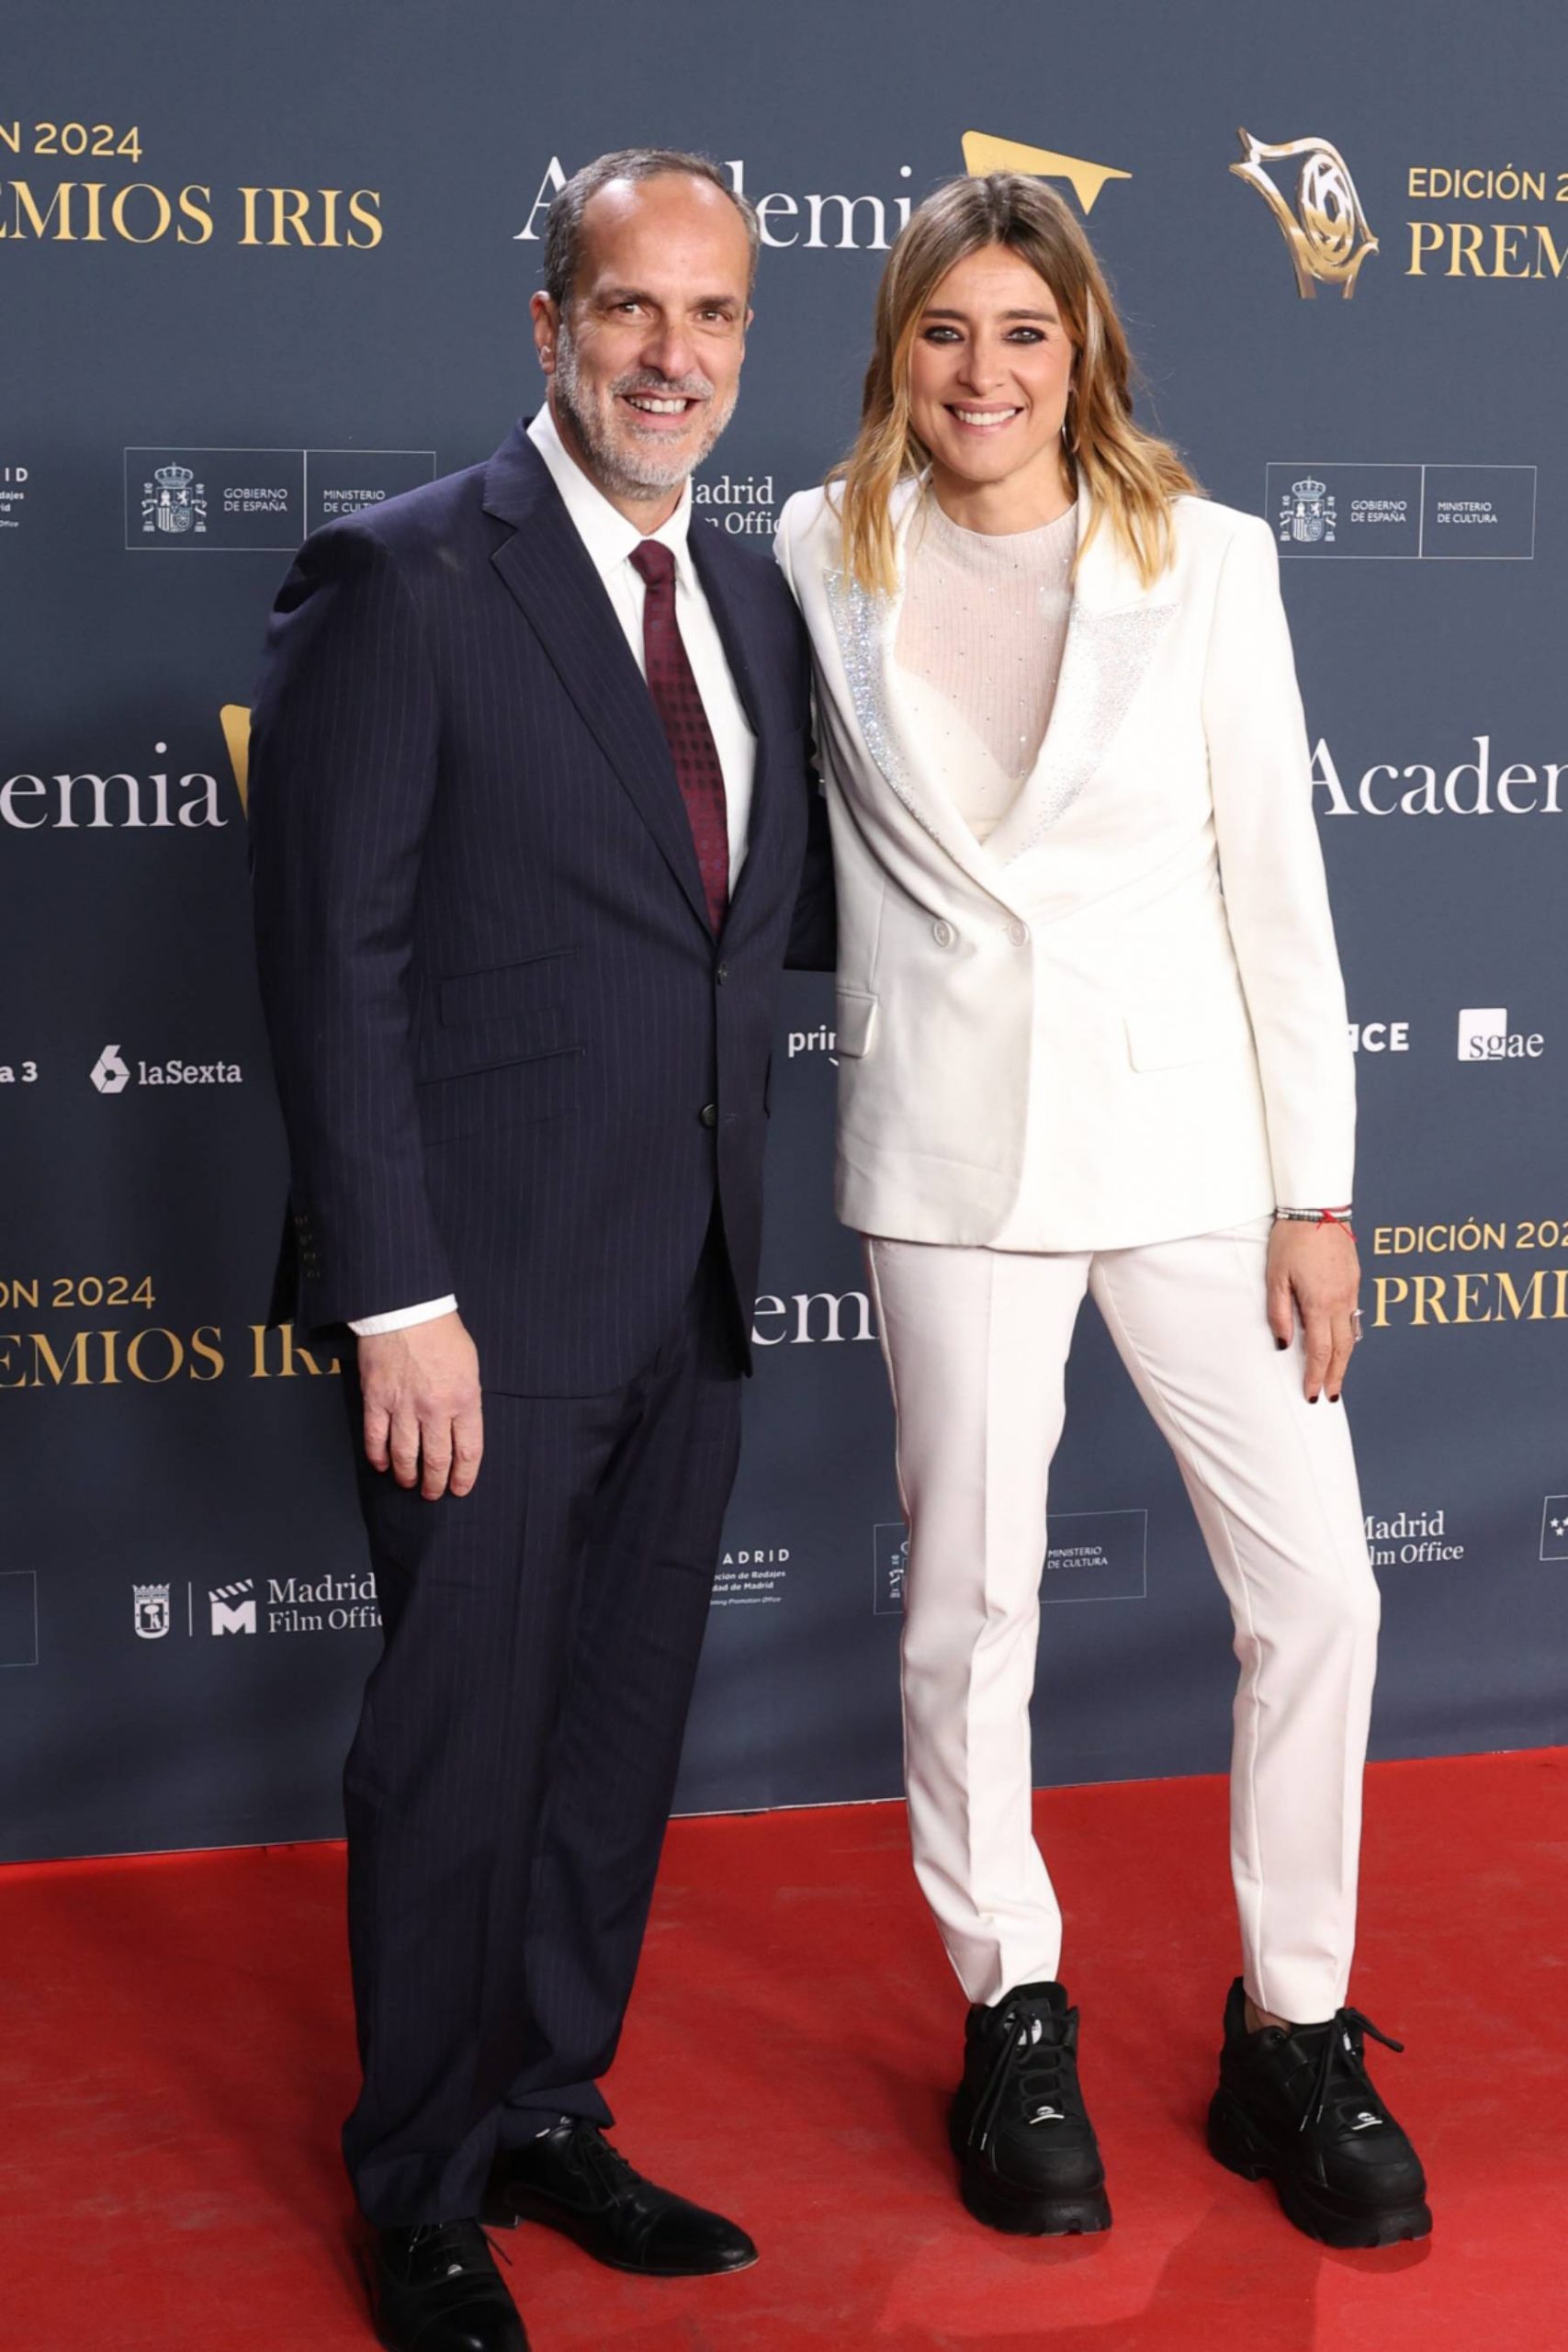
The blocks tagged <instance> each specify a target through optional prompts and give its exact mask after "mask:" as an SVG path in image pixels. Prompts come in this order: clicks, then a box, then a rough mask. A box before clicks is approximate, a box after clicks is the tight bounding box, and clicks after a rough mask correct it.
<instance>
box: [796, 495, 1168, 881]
mask: <svg viewBox="0 0 1568 2352" xmlns="http://www.w3.org/2000/svg"><path fill="white" fill-rule="evenodd" d="M896 495H897V496H898V497H899V499H900V501H901V503H900V506H899V508H898V510H897V514H896V516H895V547H896V556H897V574H898V586H897V592H896V594H894V595H892V596H891V597H888V596H874V595H870V594H867V592H866V591H865V590H864V589H863V588H860V587H858V586H857V585H856V584H855V583H854V582H852V581H851V580H849V579H848V578H847V576H846V575H844V574H842V573H839V574H836V575H834V576H832V577H831V578H829V581H828V582H827V583H826V584H827V589H828V598H829V606H830V608H831V611H832V615H833V626H834V633H835V635H836V636H837V638H838V640H839V650H840V655H841V657H842V661H843V665H844V671H845V674H846V676H847V678H848V681H849V687H850V697H851V700H852V704H853V706H854V711H855V717H856V720H857V722H858V724H859V727H860V730H861V733H862V736H863V738H864V741H865V743H866V746H867V749H868V750H869V751H870V752H871V755H872V757H873V758H874V761H875V762H876V764H877V766H878V767H879V768H880V769H881V771H882V773H883V775H884V776H885V777H886V780H887V782H888V783H889V784H890V785H891V786H892V787H893V790H894V791H895V792H896V793H897V796H898V797H899V798H900V799H901V800H902V801H903V802H904V804H905V806H906V807H907V808H908V810H909V813H910V814H911V816H913V817H914V818H915V819H916V820H917V821H918V822H919V824H921V825H923V826H924V827H925V829H926V831H928V832H929V833H931V835H933V837H934V838H935V839H936V840H937V841H938V842H941V843H942V847H943V848H944V849H945V850H946V851H947V852H948V854H950V855H951V856H952V857H953V860H954V861H955V863H956V864H957V865H960V866H962V867H963V869H964V872H965V873H966V874H967V875H969V876H970V877H971V878H972V879H973V880H975V881H976V882H978V883H979V884H980V886H981V888H984V889H986V890H988V891H990V892H991V893H992V894H993V895H994V896H996V897H998V898H1000V899H1002V900H1003V902H1004V903H1006V904H1010V903H1011V894H1012V891H1013V889H1014V888H1016V887H1017V886H1018V885H1019V883H1020V880H1021V877H1020V876H1017V875H1010V874H1009V873H1008V871H1007V869H1008V867H1009V866H1010V865H1011V863H1012V861H1013V860H1014V859H1016V858H1017V857H1019V856H1021V854H1022V853H1023V852H1024V851H1025V850H1027V849H1032V847H1033V846H1034V845H1035V843H1036V842H1038V841H1039V840H1040V839H1041V838H1042V837H1043V834H1044V833H1045V832H1047V831H1049V830H1050V828H1051V827H1052V826H1053V825H1055V823H1056V821H1057V820H1058V819H1060V818H1061V817H1063V816H1065V815H1066V811H1067V810H1068V809H1070V808H1071V807H1072V805H1073V803H1074V801H1075V800H1077V797H1078V796H1079V794H1080V793H1081V792H1082V791H1083V789H1084V786H1086V785H1087V784H1088V783H1089V779H1090V778H1091V776H1092V775H1094V773H1095V771H1096V770H1097V769H1098V768H1099V766H1100V763H1101V762H1102V761H1103V760H1104V758H1105V756H1106V754H1107V752H1109V751H1110V749H1111V742H1112V741H1113V740H1114V737H1115V735H1116V731H1117V729H1119V728H1120V726H1121V724H1122V719H1123V718H1125V717H1126V715H1127V712H1128V710H1129V708H1130V707H1131V705H1132V701H1133V697H1134V695H1135V694H1136V692H1137V690H1138V687H1139V684H1141V682H1142V679H1143V676H1144V673H1145V670H1146V669H1147V667H1148V664H1149V662H1150V660H1151V658H1152V657H1153V654H1154V651H1155V649H1156V646H1157V645H1158V643H1159V641H1160V639H1161V638H1162V637H1163V635H1164V633H1165V630H1166V628H1167V626H1168V622H1169V620H1170V616H1171V614H1172V612H1173V611H1174V609H1175V601H1174V590H1173V589H1172V588H1171V586H1170V584H1169V580H1168V575H1167V577H1166V578H1165V579H1164V580H1161V581H1158V582H1156V583H1155V586H1154V588H1153V589H1152V590H1150V589H1145V587H1144V585H1143V583H1142V582H1141V581H1140V579H1139V577H1138V573H1137V571H1136V569H1135V567H1134V565H1133V563H1132V562H1131V561H1130V560H1129V559H1128V558H1127V557H1126V556H1125V555H1123V554H1122V550H1121V548H1119V547H1118V545H1117V543H1116V541H1115V539H1114V537H1113V536H1112V533H1111V524H1110V519H1109V517H1103V518H1102V519H1101V522H1100V529H1099V530H1098V531H1097V532H1096V533H1095V535H1094V537H1093V539H1092V541H1090V543H1089V546H1088V547H1087V548H1086V549H1085V551H1084V554H1083V557H1082V560H1081V561H1080V563H1079V565H1078V572H1077V580H1076V582H1074V588H1073V603H1072V610H1071V613H1070V615H1069V617H1068V623H1067V636H1066V645H1065V646H1064V649H1063V653H1062V669H1061V675H1060V677H1059V679H1058V681H1057V686H1056V695H1055V701H1054V703H1053V705H1052V710H1051V719H1050V724H1049V726H1048V727H1047V728H1046V730H1045V739H1044V741H1043V743H1042V745H1041V748H1040V756H1039V758H1038V759H1037V760H1036V762H1035V763H1034V766H1033V768H1032V771H1031V772H1030V775H1029V776H1028V778H1027V779H1026V780H1025V783H1024V786H1023V788H1022V790H1021V793H1020V794H1019V797H1018V799H1017V800H1016V801H1015V802H1014V804H1013V806H1012V808H1011V809H1010V811H1009V812H1008V814H1007V816H1006V817H1005V818H1003V820H1002V821H1001V823H1000V824H999V825H998V827H997V829H996V831H994V832H993V833H992V834H991V836H990V838H989V840H988V841H987V842H984V843H983V844H982V843H981V842H977V841H976V839H975V836H974V834H973V833H972V832H971V831H970V830H969V828H968V826H967V825H966V824H965V823H964V820H963V818H962V817H961V816H960V814H959V812H958V809H957V807H956V805H955V803H954V802H953V799H952V797H951V796H950V795H949V794H948V793H947V792H946V791H945V790H944V789H943V787H942V784H941V782H940V780H939V779H938V778H936V777H934V776H932V775H929V774H928V773H926V772H925V769H924V766H923V763H922V761H921V759H920V755H919V748H918V747H917V746H916V745H914V744H912V743H910V742H908V741H906V740H905V739H904V738H903V737H902V736H901V734H900V732H899V729H898V723H897V697H896V695H894V694H893V693H891V692H890V691H889V685H890V678H891V673H892V670H893V650H894V646H895V644H896V642H897V630H898V616H899V612H900V610H901V607H902V605H903V594H904V581H905V577H906V565H907V554H908V539H909V532H910V527H911V526H912V524H913V522H914V519H915V516H916V514H917V512H918V510H919V500H920V485H919V484H918V483H914V482H911V483H909V484H908V485H906V486H904V487H903V488H901V490H900V491H899V492H897V493H896ZM1093 511H1094V510H1093V505H1092V503H1091V500H1090V497H1089V492H1088V491H1087V489H1080V491H1079V493H1078V540H1079V544H1080V546H1081V545H1082V544H1083V541H1084V539H1085V537H1087V535H1088V530H1089V518H1090V516H1091V515H1092V513H1093Z"/></svg>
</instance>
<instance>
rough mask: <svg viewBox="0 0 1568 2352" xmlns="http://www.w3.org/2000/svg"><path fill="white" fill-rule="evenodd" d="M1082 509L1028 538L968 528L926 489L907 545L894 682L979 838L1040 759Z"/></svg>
mask: <svg viewBox="0 0 1568 2352" xmlns="http://www.w3.org/2000/svg"><path fill="white" fill-rule="evenodd" d="M1076 549H1077V506H1076V504H1075V505H1073V506H1069V507H1068V509H1067V511H1066V514H1065V515H1058V516H1057V517H1056V519H1055V522H1054V523H1046V524H1044V525H1043V526H1041V527H1040V528H1038V529H1036V530H1032V531H1017V532H1011V533H1008V534H1006V535H1004V536H1000V537H998V536H997V535H996V534H993V533H991V532H987V531H969V530H965V529H964V527H963V526H961V525H959V524H957V523H954V522H953V520H952V519H951V518H950V517H949V516H948V515H945V514H944V513H943V512H942V508H941V506H939V505H938V503H937V502H936V500H935V499H934V498H933V497H932V496H931V493H930V492H927V493H926V495H925V497H924V498H923V500H922V501H921V505H920V511H919V514H918V515H916V516H915V518H914V520H913V522H912V523H911V524H910V526H909V536H908V541H907V543H906V556H905V586H904V602H903V605H902V608H901V610H900V612H899V616H898V628H897V637H896V639H895V643H894V649H893V659H894V664H895V675H894V677H893V679H892V680H891V681H890V683H891V684H892V687H893V690H894V693H895V695H897V700H898V702H899V705H900V707H901V708H902V710H903V712H904V714H905V718H906V723H907V725H908V729H909V732H910V735H911V737H912V738H913V740H914V741H917V742H919V745H920V748H921V752H922V756H923V761H924V764H925V766H926V768H927V771H928V773H929V774H931V776H932V777H933V778H934V779H936V780H938V781H940V782H941V783H942V785H944V786H945V787H946V789H947V791H948V793H949V795H950V796H951V797H952V799H953V802H954V804H955V805H956V807H957V808H958V809H959V811H960V813H961V815H962V816H963V818H964V822H965V824H967V826H968V827H969V829H970V831H971V832H972V833H973V834H974V835H975V838H976V841H981V842H983V841H985V840H986V838H987V835H988V834H989V833H991V832H992V831H995V829H996V827H997V826H998V825H999V824H1000V822H1001V820H1002V819H1003V818H1004V817H1005V816H1006V815H1007V813H1008V811H1009V809H1010V808H1011V807H1012V805H1013V803H1014V801H1015V800H1016V799H1017V798H1018V797H1019V794H1020V793H1021V791H1022V789H1023V786H1024V785H1025V784H1026V783H1027V781H1028V779H1029V776H1030V773H1031V771H1032V768H1033V766H1034V764H1035V762H1036V761H1037V760H1038V759H1039V756H1040V747H1041V745H1042V743H1043V741H1044V740H1045V729H1046V727H1047V725H1048V723H1049V721H1050V717H1051V706H1052V704H1053V702H1054V701H1055V694H1056V680H1057V676H1058V673H1059V672H1060V669H1061V664H1062V649H1063V646H1064V644H1065V643H1066V634H1067V616H1068V614H1069V612H1070V610H1071V607H1072V589H1071V586H1070V584H1069V582H1068V576H1067V575H1068V573H1069V571H1070V570H1071V568H1072V560H1073V556H1074V553H1075V551H1076Z"/></svg>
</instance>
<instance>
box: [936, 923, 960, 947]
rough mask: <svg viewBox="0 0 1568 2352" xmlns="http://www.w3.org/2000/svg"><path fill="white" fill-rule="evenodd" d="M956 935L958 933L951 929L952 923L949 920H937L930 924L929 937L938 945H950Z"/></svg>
mask: <svg viewBox="0 0 1568 2352" xmlns="http://www.w3.org/2000/svg"><path fill="white" fill-rule="evenodd" d="M957 936H958V933H956V932H955V931H954V930H953V925H952V924H951V923H950V922H941V921H940V920H939V921H938V922H933V923H932V925H931V937H932V938H933V939H934V940H935V941H936V944H937V945H938V946H939V947H951V946H952V944H953V941H954V940H955V939H956V938H957Z"/></svg>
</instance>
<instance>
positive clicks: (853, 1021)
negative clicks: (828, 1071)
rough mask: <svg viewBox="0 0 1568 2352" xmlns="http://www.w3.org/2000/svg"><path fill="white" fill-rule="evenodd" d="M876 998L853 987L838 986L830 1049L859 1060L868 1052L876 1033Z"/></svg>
mask: <svg viewBox="0 0 1568 2352" xmlns="http://www.w3.org/2000/svg"><path fill="white" fill-rule="evenodd" d="M876 1009H877V1008H876V999H875V998H874V996H863V995H862V994H861V993H860V991H859V990H858V989H840V990H839V992H838V998H837V1013H836V1019H835V1032H834V1045H833V1051H834V1052H835V1053H836V1054H838V1055H839V1056H840V1057H841V1058H847V1059H849V1060H850V1061H858V1060H859V1059H860V1058H861V1057H862V1056H863V1055H864V1054H869V1053H870V1051H871V1047H872V1040H873V1039H874V1037H875V1035H876Z"/></svg>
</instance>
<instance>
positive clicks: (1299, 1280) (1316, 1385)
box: [1269, 1217, 1361, 1405]
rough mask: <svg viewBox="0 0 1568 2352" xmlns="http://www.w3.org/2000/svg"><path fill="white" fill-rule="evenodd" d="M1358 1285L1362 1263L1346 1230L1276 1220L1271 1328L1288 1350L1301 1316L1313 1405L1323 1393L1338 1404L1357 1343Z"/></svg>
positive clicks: (1308, 1389)
mask: <svg viewBox="0 0 1568 2352" xmlns="http://www.w3.org/2000/svg"><path fill="white" fill-rule="evenodd" d="M1360 1283H1361V1261H1360V1260H1359V1257H1358V1256H1357V1254H1356V1244H1355V1241H1354V1240H1353V1239H1352V1238H1351V1234H1350V1228H1349V1227H1348V1226H1345V1225H1308V1224H1306V1223H1305V1222H1304V1221H1303V1220H1302V1219H1299V1218H1294V1217H1280V1218H1279V1219H1277V1220H1276V1222H1275V1226H1274V1230H1273V1232H1272V1234H1271V1235H1270V1236H1269V1329H1270V1330H1271V1331H1272V1332H1273V1334H1274V1337H1275V1340H1277V1341H1278V1343H1279V1345H1280V1347H1282V1348H1288V1347H1289V1346H1290V1344H1291V1341H1292V1339H1293V1338H1294V1337H1295V1329H1296V1317H1297V1316H1298V1315H1299V1316H1300V1317H1301V1324H1302V1341H1303V1348H1304V1350H1305V1354H1306V1380H1305V1384H1304V1385H1305V1389H1306V1397H1307V1402H1308V1404H1309V1405H1315V1404H1316V1402H1317V1400H1318V1397H1320V1395H1323V1394H1324V1393H1325V1392H1326V1394H1327V1397H1328V1401H1329V1403H1330V1404H1331V1405H1335V1404H1337V1403H1338V1401H1339V1391H1340V1389H1341V1387H1342V1386H1343V1385H1344V1381H1345V1373H1346V1368H1347V1366H1348V1363H1349V1362H1350V1350H1351V1348H1352V1347H1353V1346H1354V1345H1355V1329H1354V1326H1353V1325H1352V1323H1351V1320H1350V1317H1351V1316H1352V1314H1353V1313H1354V1311H1355V1306H1356V1294H1357V1292H1358V1291H1359V1288H1360Z"/></svg>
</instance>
